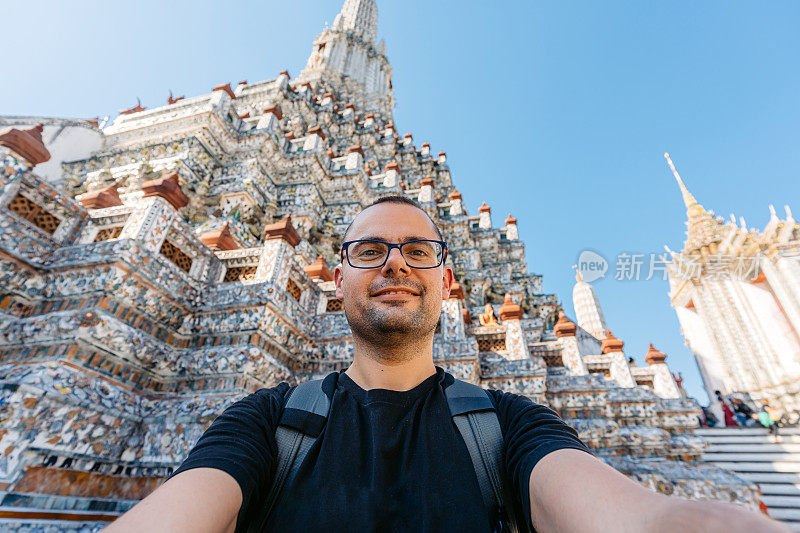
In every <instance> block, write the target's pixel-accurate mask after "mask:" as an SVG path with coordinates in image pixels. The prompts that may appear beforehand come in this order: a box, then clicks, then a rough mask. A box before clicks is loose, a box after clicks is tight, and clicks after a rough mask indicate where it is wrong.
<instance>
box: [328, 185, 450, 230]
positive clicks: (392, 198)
mask: <svg viewBox="0 0 800 533" xmlns="http://www.w3.org/2000/svg"><path fill="white" fill-rule="evenodd" d="M378 204H405V205H410V206H412V207H416V208H417V209H419V210H420V211H422V212H423V213H425V216H426V217H428V220H430V221H431V224H433V228H434V229H435V230H436V235H438V236H439V240H440V241H444V236H442V230H441V229H439V225H438V224H437V223H436V222H435V221H434V220H433V219H432V218H431V216H430V215H429V214H428V212H427V211H425V210H424V209H422V206H421V205H419V203H418V202H417V201H415V200H412V199H411V198H407V197H405V196H400V195H396V194H393V195H389V196H381V197H380V198H378V199H377V200H375V201H374V202H372V203H371V204H369V205H368V206H367V207H365V208H364V209H362V210H361V211H359V214H360V213H362V212H364V211H365V210H367V209H369V208H370V207H372V206H373V205H378ZM356 216H358V215H356ZM353 221H355V218H353ZM353 221H351V222H350V224H348V225H347V229H346V230H344V235H342V240H343V241H346V240H347V234H348V233H349V232H350V227H351V226H352V225H353Z"/></svg>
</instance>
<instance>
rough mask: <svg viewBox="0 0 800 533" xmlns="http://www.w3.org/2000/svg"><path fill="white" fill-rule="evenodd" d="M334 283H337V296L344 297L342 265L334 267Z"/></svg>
mask: <svg viewBox="0 0 800 533" xmlns="http://www.w3.org/2000/svg"><path fill="white" fill-rule="evenodd" d="M333 283H334V285H336V297H337V298H338V299H340V300H341V299H342V296H343V295H342V265H336V268H334V269H333Z"/></svg>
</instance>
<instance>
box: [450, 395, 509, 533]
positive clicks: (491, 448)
mask: <svg viewBox="0 0 800 533" xmlns="http://www.w3.org/2000/svg"><path fill="white" fill-rule="evenodd" d="M445 396H446V397H447V405H448V407H449V408H450V416H452V417H453V423H455V425H456V427H457V428H458V431H459V433H461V437H462V438H463V439H464V443H465V444H466V445H467V450H468V451H469V456H470V459H472V465H473V466H474V467H475V474H476V475H477V476H478V485H479V486H480V488H481V495H482V496H483V502H484V504H486V507H487V509H489V512H490V516H492V517H498V518H499V520H500V523H501V528H503V529H504V530H505V529H506V528H507V530H508V531H510V532H511V533H516V532H518V531H520V527H519V525H518V524H517V522H516V516H515V513H514V507H513V505H511V502H510V500H509V499H508V495H509V492H508V491H507V490H506V486H507V483H506V479H505V478H506V476H505V467H504V460H503V433H502V431H501V430H500V421H499V420H498V419H497V413H496V412H495V409H494V405H493V404H492V401H491V400H490V399H489V395H488V393H487V392H486V391H485V390H483V389H482V388H480V387H478V386H477V385H472V384H471V383H467V382H465V381H461V380H458V379H456V380H455V381H454V383H453V384H452V385H450V386H449V387H447V388H446V389H445Z"/></svg>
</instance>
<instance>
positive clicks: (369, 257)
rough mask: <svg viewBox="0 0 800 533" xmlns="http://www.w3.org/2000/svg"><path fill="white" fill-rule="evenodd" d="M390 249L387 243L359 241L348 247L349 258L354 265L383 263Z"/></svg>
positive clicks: (365, 265) (367, 265) (368, 265)
mask: <svg viewBox="0 0 800 533" xmlns="http://www.w3.org/2000/svg"><path fill="white" fill-rule="evenodd" d="M388 249H389V247H388V246H386V244H385V243H382V242H375V241H357V242H354V243H353V244H351V245H350V247H349V248H348V249H347V259H348V260H349V261H350V264H351V265H353V266H354V267H371V266H377V265H380V264H381V263H383V260H384V259H386V252H387V250H388Z"/></svg>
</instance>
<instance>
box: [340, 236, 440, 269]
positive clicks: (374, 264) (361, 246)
mask: <svg viewBox="0 0 800 533" xmlns="http://www.w3.org/2000/svg"><path fill="white" fill-rule="evenodd" d="M392 248H397V249H398V250H400V255H401V256H403V259H404V260H405V262H406V264H407V265H408V266H409V267H411V268H436V267H438V266H439V265H441V264H442V262H443V261H444V259H445V257H446V256H447V244H446V243H445V242H444V241H435V240H431V239H414V240H411V241H406V242H401V243H398V244H392V243H390V242H385V241H379V240H377V239H360V240H357V241H347V242H343V243H342V259H344V258H345V257H346V258H347V263H348V264H349V265H350V266H351V267H353V268H381V267H382V266H383V265H385V264H386V260H387V259H389V252H391V251H392Z"/></svg>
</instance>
